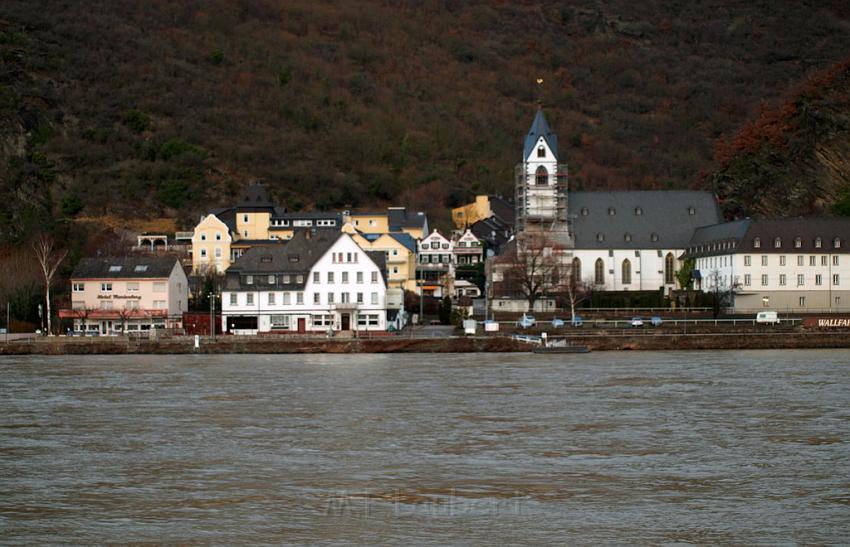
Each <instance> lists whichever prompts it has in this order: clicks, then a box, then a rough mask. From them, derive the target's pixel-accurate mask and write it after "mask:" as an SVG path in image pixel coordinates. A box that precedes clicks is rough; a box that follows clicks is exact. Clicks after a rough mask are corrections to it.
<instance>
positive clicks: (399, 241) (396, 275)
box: [342, 223, 416, 291]
mask: <svg viewBox="0 0 850 547" xmlns="http://www.w3.org/2000/svg"><path fill="white" fill-rule="evenodd" d="M342 231H343V232H345V233H348V234H351V237H352V239H353V240H354V241H355V242H356V243H357V245H359V246H360V248H361V249H363V250H364V251H380V252H383V253H384V255H385V256H386V262H387V287H388V288H391V289H402V290H407V291H415V290H416V240H415V239H414V238H413V236H411V235H410V234H406V233H404V232H389V233H384V234H364V233H361V232H359V231H357V230H356V229H355V228H354V226H353V224H351V223H347V224H345V225H344V226H343V227H342Z"/></svg>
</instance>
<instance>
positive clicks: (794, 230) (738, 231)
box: [685, 218, 850, 258]
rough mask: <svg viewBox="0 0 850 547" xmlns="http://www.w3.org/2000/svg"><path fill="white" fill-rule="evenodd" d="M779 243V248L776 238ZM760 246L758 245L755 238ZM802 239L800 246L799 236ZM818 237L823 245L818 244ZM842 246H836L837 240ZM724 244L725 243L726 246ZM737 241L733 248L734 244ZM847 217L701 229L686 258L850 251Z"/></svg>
mask: <svg viewBox="0 0 850 547" xmlns="http://www.w3.org/2000/svg"><path fill="white" fill-rule="evenodd" d="M777 237H778V238H779V239H780V246H779V247H776V243H775V240H776V238H777ZM756 238H758V239H759V240H760V246H759V247H756V246H755V240H756ZM797 238H800V246H799V247H797V246H796V241H795V240H796V239H797ZM817 238H820V240H821V246H820V247H818V246H817V243H816V241H817ZM836 238H838V239H839V240H840V247H838V248H836V247H835V245H834V244H835V239H836ZM724 244H725V245H724ZM732 244H734V247H732ZM848 244H850V219H848V218H782V219H744V220H737V221H735V222H726V223H723V224H715V225H712V226H705V227H702V228H699V229H698V230H696V231H695V232H694V235H693V237H692V238H691V240H690V241H689V242H688V245H687V252H686V253H685V257H688V258H690V257H699V256H715V255H721V254H731V253H733V252H734V253H753V254H802V253H811V254H815V253H821V254H822V253H833V254H834V253H848V252H850V247H848Z"/></svg>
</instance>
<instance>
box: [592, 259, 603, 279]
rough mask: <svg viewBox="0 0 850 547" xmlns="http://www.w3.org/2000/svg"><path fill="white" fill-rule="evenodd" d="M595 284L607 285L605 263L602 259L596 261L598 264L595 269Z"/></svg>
mask: <svg viewBox="0 0 850 547" xmlns="http://www.w3.org/2000/svg"><path fill="white" fill-rule="evenodd" d="M593 270H594V271H593V283H594V284H596V285H604V284H605V262H603V261H602V259H601V258H597V259H596V264H594V268H593Z"/></svg>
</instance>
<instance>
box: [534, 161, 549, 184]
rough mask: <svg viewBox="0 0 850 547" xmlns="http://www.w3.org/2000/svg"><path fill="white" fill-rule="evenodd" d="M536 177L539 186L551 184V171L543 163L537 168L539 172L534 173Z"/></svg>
mask: <svg viewBox="0 0 850 547" xmlns="http://www.w3.org/2000/svg"><path fill="white" fill-rule="evenodd" d="M534 179H535V180H534V182H535V184H537V186H546V185H547V184H549V172H548V171H547V170H546V168H545V167H543V166H542V165H541V166H540V167H538V168H537V173H536V174H535V175H534Z"/></svg>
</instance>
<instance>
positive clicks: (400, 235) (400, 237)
mask: <svg viewBox="0 0 850 547" xmlns="http://www.w3.org/2000/svg"><path fill="white" fill-rule="evenodd" d="M387 235H389V236H390V237H391V238H393V239H395V240H396V241H398V242H399V243H401V244H402V245H404V246H405V247H406V248H407V250H409V251H410V252H411V253H415V252H416V239H415V238H414V237H413V236H412V235H410V234H406V233H404V232H390V233H389V234H387Z"/></svg>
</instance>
